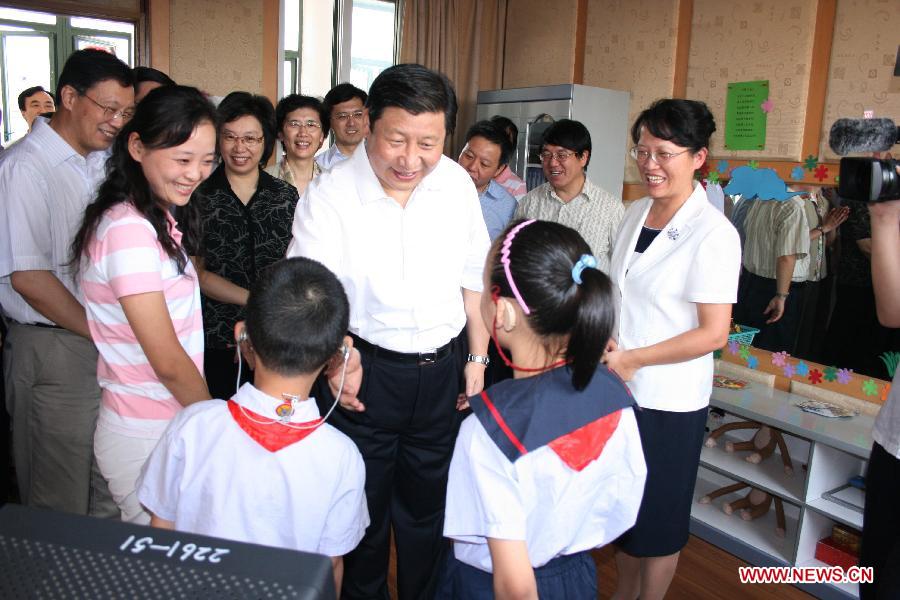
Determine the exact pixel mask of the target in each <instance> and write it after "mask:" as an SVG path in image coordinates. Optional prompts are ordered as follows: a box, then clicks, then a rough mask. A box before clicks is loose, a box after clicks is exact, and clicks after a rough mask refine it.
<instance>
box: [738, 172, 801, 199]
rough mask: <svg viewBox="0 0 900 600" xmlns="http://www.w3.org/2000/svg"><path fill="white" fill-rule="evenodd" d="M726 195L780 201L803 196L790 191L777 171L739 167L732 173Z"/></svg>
mask: <svg viewBox="0 0 900 600" xmlns="http://www.w3.org/2000/svg"><path fill="white" fill-rule="evenodd" d="M725 193H726V194H729V195H731V196H736V195H738V194H740V195H741V196H742V197H743V198H744V199H745V200H752V199H753V198H759V199H760V200H779V201H784V200H787V199H788V198H791V197H792V196H799V195H801V194H803V192H792V191H790V190H788V189H787V184H786V183H785V182H784V181H783V180H782V179H781V178H780V177H779V176H778V173H776V172H775V169H753V168H751V167H748V166H743V167H737V168H736V169H734V170H733V171H732V172H731V181H729V182H728V185H726V186H725Z"/></svg>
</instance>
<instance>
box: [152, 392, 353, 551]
mask: <svg viewBox="0 0 900 600" xmlns="http://www.w3.org/2000/svg"><path fill="white" fill-rule="evenodd" d="M233 399H234V401H235V402H237V403H238V404H239V405H241V406H243V407H245V408H246V409H247V410H250V411H252V412H254V413H256V414H257V415H260V416H262V417H264V418H266V419H276V418H277V416H276V414H275V407H276V406H277V405H278V404H280V403H281V399H276V398H273V397H271V396H268V395H266V394H264V393H263V392H261V391H259V390H258V389H256V388H255V387H253V385H252V384H249V383H245V384H244V385H243V386H242V387H241V389H240V390H238V392H237V394H235V396H234V398H233ZM295 411H296V412H295V413H294V415H293V416H292V417H291V422H293V423H301V422H306V421H312V420H314V419H317V418H318V417H319V409H318V408H317V407H316V401H315V400H314V399H312V398H310V399H308V400H306V401H304V402H301V403H300V404H299V405H297V406H296V407H295ZM365 478H366V475H365V466H364V465H363V460H362V456H360V454H359V450H357V448H356V444H354V443H353V442H352V441H351V440H350V438H348V437H347V436H345V435H344V434H343V433H341V432H339V431H338V430H337V429H335V428H333V427H332V426H331V425H328V424H327V423H326V424H324V425H321V426H320V427H319V428H318V429H316V430H315V431H314V432H313V433H311V434H309V435H308V436H307V437H306V438H304V439H303V440H301V441H299V442H295V443H293V444H291V445H289V446H286V447H285V448H282V449H281V450H278V451H277V452H269V451H268V450H266V449H265V448H263V447H262V446H261V445H260V444H259V443H257V442H256V441H254V440H253V439H251V438H250V435H249V434H247V433H246V432H244V430H243V429H241V428H240V426H238V424H237V423H236V422H235V420H234V418H233V417H232V416H231V413H230V411H229V409H228V405H227V404H226V403H225V402H222V401H221V400H207V401H205V402H197V403H195V404H192V405H190V406H188V407H187V408H185V409H184V410H183V411H181V412H180V413H178V414H177V415H176V416H175V418H174V419H173V420H172V423H171V424H170V425H169V428H168V429H167V430H166V433H165V434H164V435H163V437H162V439H160V441H159V444H158V445H157V446H156V449H155V450H154V451H153V454H151V455H150V458H149V459H148V460H147V462H146V463H145V464H144V468H143V470H142V472H141V476H140V478H138V481H137V494H138V498H139V499H140V501H141V504H143V505H144V506H146V507H147V509H149V510H150V512H152V513H153V514H155V515H157V516H158V517H160V518H162V519H166V520H167V521H173V522H174V523H175V528H176V529H178V530H179V531H187V532H190V533H196V534H201V535H212V536H216V537H222V538H226V539H229V540H237V541H239V542H248V543H253V544H263V545H266V546H276V547H279V548H290V549H293V550H303V551H305V552H315V553H318V554H325V555H327V556H343V555H344V554H346V553H347V552H349V551H350V550H353V549H354V548H355V547H356V545H357V544H359V541H360V540H361V539H362V536H363V533H364V532H365V530H366V527H368V525H369V512H368V509H367V508H366V496H365V491H364V488H365Z"/></svg>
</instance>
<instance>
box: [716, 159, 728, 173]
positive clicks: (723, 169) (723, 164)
mask: <svg viewBox="0 0 900 600" xmlns="http://www.w3.org/2000/svg"><path fill="white" fill-rule="evenodd" d="M716 171H718V172H719V173H727V172H728V161H727V160H720V161H719V164H717V165H716Z"/></svg>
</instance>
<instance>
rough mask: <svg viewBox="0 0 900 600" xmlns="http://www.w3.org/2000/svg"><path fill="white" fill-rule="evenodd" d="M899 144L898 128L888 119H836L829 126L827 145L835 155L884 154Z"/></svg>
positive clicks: (899, 131) (899, 134) (899, 133)
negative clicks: (853, 153)
mask: <svg viewBox="0 0 900 600" xmlns="http://www.w3.org/2000/svg"><path fill="white" fill-rule="evenodd" d="M898 142H900V127H897V126H896V125H895V124H894V122H893V121H892V120H890V119H883V118H882V119H838V120H837V121H835V122H834V125H832V126H831V133H830V134H829V136H828V145H829V146H831V149H832V150H833V151H834V153H835V154H838V155H840V156H844V155H846V154H849V153H851V152H884V151H886V150H890V149H891V146H893V145H894V144H896V143H898Z"/></svg>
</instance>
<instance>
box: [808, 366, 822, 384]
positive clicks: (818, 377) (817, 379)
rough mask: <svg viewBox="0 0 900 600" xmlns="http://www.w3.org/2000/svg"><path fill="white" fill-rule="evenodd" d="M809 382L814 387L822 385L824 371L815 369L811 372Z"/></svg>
mask: <svg viewBox="0 0 900 600" xmlns="http://www.w3.org/2000/svg"><path fill="white" fill-rule="evenodd" d="M808 379H809V382H810V383H811V384H813V385H818V384H820V383H822V371H820V370H818V369H813V370H812V371H810V372H809V377H808Z"/></svg>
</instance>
